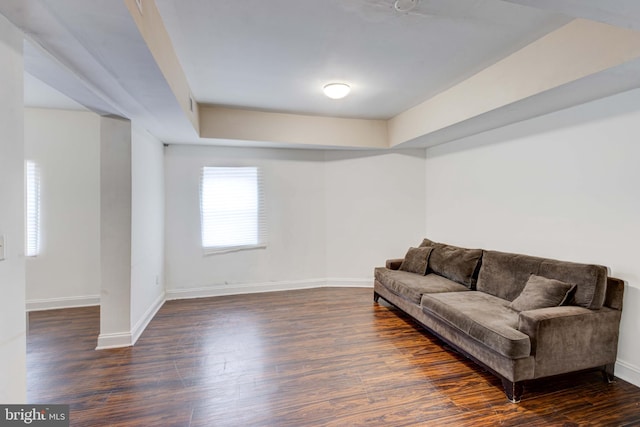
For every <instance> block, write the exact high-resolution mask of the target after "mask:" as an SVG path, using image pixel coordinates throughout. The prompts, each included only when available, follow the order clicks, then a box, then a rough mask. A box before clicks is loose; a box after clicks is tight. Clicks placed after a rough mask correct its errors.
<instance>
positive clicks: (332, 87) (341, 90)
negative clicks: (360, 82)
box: [322, 83, 351, 99]
mask: <svg viewBox="0 0 640 427" xmlns="http://www.w3.org/2000/svg"><path fill="white" fill-rule="evenodd" d="M322 90H323V91H324V94H325V95H327V96H328V97H329V98H331V99H342V98H344V97H345V96H347V95H348V94H349V92H350V91H351V87H350V86H349V85H348V84H346V83H329V84H328V85H325V87H323V88H322Z"/></svg>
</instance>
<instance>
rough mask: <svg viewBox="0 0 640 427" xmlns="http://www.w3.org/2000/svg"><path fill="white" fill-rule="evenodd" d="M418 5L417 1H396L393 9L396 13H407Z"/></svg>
mask: <svg viewBox="0 0 640 427" xmlns="http://www.w3.org/2000/svg"><path fill="white" fill-rule="evenodd" d="M417 5H418V0H396V1H395V3H393V8H394V9H395V10H397V11H398V12H403V13H404V12H409V11H410V10H411V9H413V8H414V7H416V6H417Z"/></svg>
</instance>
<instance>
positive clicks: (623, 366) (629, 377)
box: [615, 359, 640, 387]
mask: <svg viewBox="0 0 640 427" xmlns="http://www.w3.org/2000/svg"><path fill="white" fill-rule="evenodd" d="M615 376H616V377H618V378H620V379H622V380H625V381H627V382H630V383H631V384H633V385H635V386H637V387H640V368H639V367H637V366H633V365H632V364H630V363H628V362H625V361H623V360H620V359H618V361H617V362H616V367H615Z"/></svg>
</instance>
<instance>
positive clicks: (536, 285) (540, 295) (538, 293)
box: [509, 274, 576, 311]
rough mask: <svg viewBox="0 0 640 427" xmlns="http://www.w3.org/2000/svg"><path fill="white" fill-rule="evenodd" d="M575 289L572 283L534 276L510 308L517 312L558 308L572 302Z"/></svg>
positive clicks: (530, 277)
mask: <svg viewBox="0 0 640 427" xmlns="http://www.w3.org/2000/svg"><path fill="white" fill-rule="evenodd" d="M575 288H576V285H575V284H572V283H565V282H561V281H560V280H555V279H547V278H546V277H542V276H536V275H534V274H532V275H531V276H529V280H528V281H527V284H526V285H525V286H524V289H523V290H522V292H521V293H520V295H519V296H518V298H516V299H514V300H513V301H512V302H511V304H509V307H511V308H512V309H513V310H515V311H526V310H536V309H538V308H546V307H557V306H559V305H562V304H565V303H567V302H569V301H570V300H571V298H572V296H573V295H572V293H573V291H574V290H575Z"/></svg>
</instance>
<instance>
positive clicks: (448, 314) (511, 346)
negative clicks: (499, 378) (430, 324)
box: [421, 291, 531, 359]
mask: <svg viewBox="0 0 640 427" xmlns="http://www.w3.org/2000/svg"><path fill="white" fill-rule="evenodd" d="M421 303H422V311H424V313H425V314H427V315H431V316H435V317H437V318H439V319H440V320H442V321H444V322H446V323H448V324H449V325H451V326H453V327H454V328H456V329H459V330H460V331H461V332H462V333H465V334H467V335H469V336H471V337H473V338H475V339H476V340H478V341H480V342H481V343H483V344H485V345H486V346H487V347H489V348H491V349H492V350H494V351H495V352H497V353H499V354H501V355H503V356H506V357H509V358H511V359H519V358H523V357H528V356H529V355H530V353H531V341H530V339H529V336H528V335H526V334H524V333H522V332H520V331H519V330H518V329H517V328H518V316H519V314H518V312H516V311H514V310H512V309H510V308H509V301H506V300H503V299H501V298H498V297H495V296H493V295H489V294H485V293H483V292H477V291H469V292H464V293H458V292H455V293H441V294H425V295H423V296H422V300H421Z"/></svg>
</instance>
